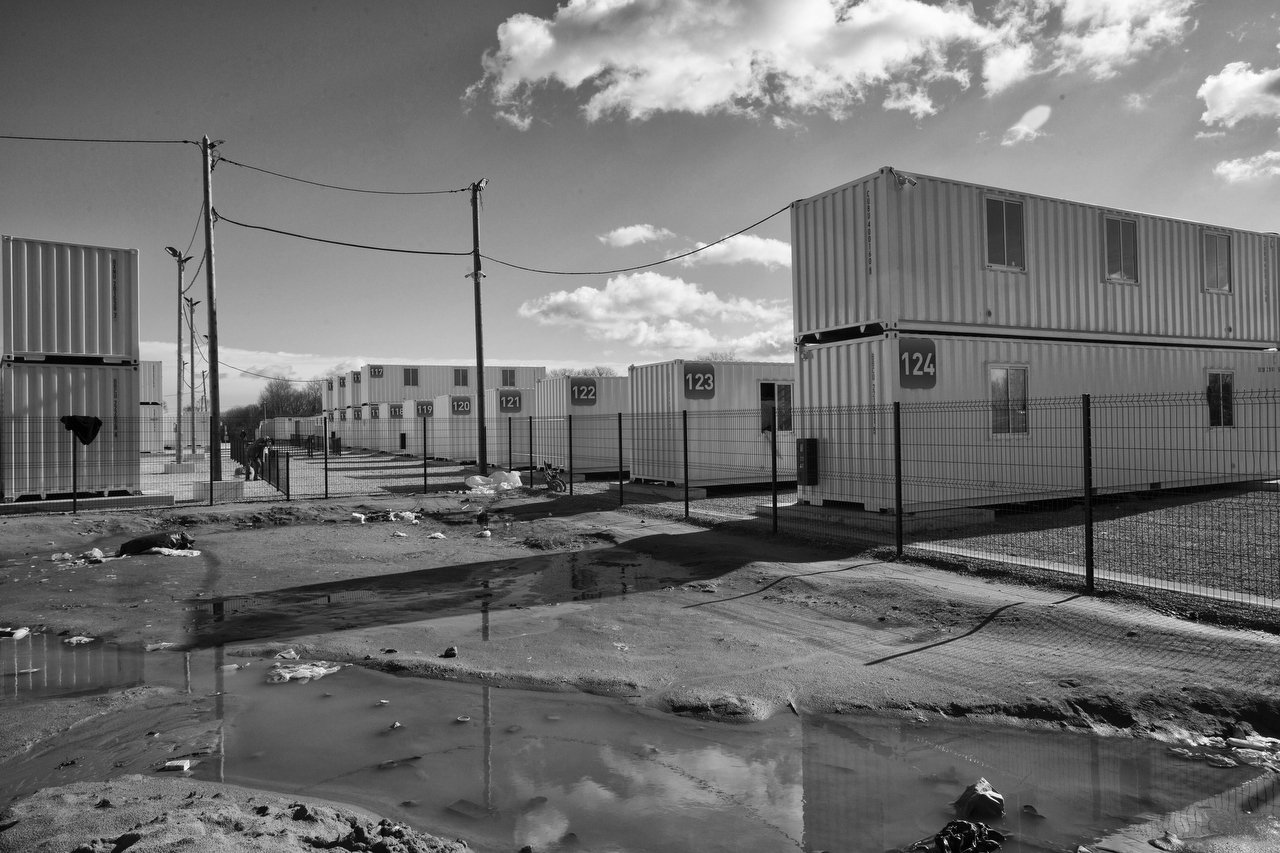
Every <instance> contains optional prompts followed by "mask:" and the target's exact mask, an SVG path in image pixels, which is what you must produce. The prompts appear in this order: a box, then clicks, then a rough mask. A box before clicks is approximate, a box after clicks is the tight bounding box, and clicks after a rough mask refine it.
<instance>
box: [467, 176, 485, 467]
mask: <svg viewBox="0 0 1280 853" xmlns="http://www.w3.org/2000/svg"><path fill="white" fill-rule="evenodd" d="M488 183H489V179H488V178H481V179H480V180H479V181H477V182H476V183H474V184H472V185H471V279H472V282H473V283H474V285H475V294H476V440H477V441H478V442H479V444H480V446H479V447H478V448H477V450H476V453H477V454H478V455H477V457H476V461H477V462H478V463H479V464H480V476H481V477H487V476H489V458H488V454H489V448H488V443H489V441H488V435H487V430H486V429H485V423H484V326H483V323H482V322H481V319H480V279H482V278H484V273H482V272H480V192H481V191H482V190H483V189H484V188H485V185H487V184H488Z"/></svg>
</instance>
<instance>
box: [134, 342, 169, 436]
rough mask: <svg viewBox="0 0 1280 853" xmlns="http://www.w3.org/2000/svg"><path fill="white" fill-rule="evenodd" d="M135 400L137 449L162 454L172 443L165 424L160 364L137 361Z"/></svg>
mask: <svg viewBox="0 0 1280 853" xmlns="http://www.w3.org/2000/svg"><path fill="white" fill-rule="evenodd" d="M138 401H139V405H138V449H139V451H140V452H142V453H163V452H164V449H165V447H166V445H167V446H172V440H173V436H172V435H171V430H168V429H166V426H167V424H166V423H165V420H166V419H165V414H164V363H163V362H159V361H140V362H138Z"/></svg>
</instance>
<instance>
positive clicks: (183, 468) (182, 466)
mask: <svg viewBox="0 0 1280 853" xmlns="http://www.w3.org/2000/svg"><path fill="white" fill-rule="evenodd" d="M164 472H165V473H166V474H194V473H195V472H196V463H194V462H166V463H165V465H164Z"/></svg>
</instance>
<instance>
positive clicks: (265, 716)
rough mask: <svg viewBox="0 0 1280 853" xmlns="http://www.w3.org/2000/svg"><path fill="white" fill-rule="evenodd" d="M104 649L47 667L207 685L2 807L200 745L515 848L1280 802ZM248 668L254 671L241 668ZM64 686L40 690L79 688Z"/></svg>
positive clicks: (1081, 741)
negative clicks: (988, 815) (964, 811)
mask: <svg viewBox="0 0 1280 853" xmlns="http://www.w3.org/2000/svg"><path fill="white" fill-rule="evenodd" d="M94 648H95V647H93V646H90V647H81V648H78V649H76V648H70V647H63V646H61V645H60V644H59V645H56V646H46V647H45V651H46V657H45V658H44V661H45V662H46V663H47V664H48V665H49V666H48V669H49V670H50V671H51V672H52V671H55V669H56V666H58V665H61V666H62V669H61V670H60V671H61V672H63V673H66V674H68V675H67V677H66V678H65V679H64V681H66V682H68V683H69V686H70V687H71V688H74V689H75V690H76V691H78V692H83V691H84V690H87V689H102V690H105V689H113V688H114V687H118V686H119V685H120V684H121V683H129V684H132V683H147V684H166V685H169V686H173V687H177V688H179V689H180V690H188V689H189V690H190V691H191V697H190V701H189V703H188V704H187V706H185V710H183V711H181V712H180V713H178V714H177V715H176V716H175V713H174V711H173V710H172V708H170V709H169V710H167V711H164V712H163V714H162V716H163V719H162V720H161V719H160V718H159V717H156V716H155V715H151V714H148V713H138V714H132V715H128V719H124V720H121V719H113V720H112V721H111V723H110V724H111V726H112V728H111V729H110V730H109V731H99V730H94V728H93V727H92V726H88V727H80V728H79V729H78V730H75V731H73V732H71V733H69V734H68V736H67V738H66V739H64V740H63V741H60V742H59V744H58V745H56V746H53V747H50V748H47V749H46V750H44V751H43V752H42V753H40V754H39V755H34V756H27V757H25V758H24V759H23V760H22V761H21V762H18V763H17V764H16V765H12V766H9V767H5V768H0V804H3V803H4V802H7V801H8V798H9V797H11V796H13V795H17V794H20V793H24V792H25V791H29V790H32V789H34V788H36V787H42V786H45V785H54V784H65V783H67V782H70V781H76V780H77V779H79V778H105V777H106V776H109V775H112V774H113V773H130V772H143V773H146V772H153V771H154V770H155V769H156V767H158V766H159V765H161V764H163V762H164V760H165V759H167V758H171V757H177V756H178V755H180V754H181V753H180V752H178V751H177V750H181V749H190V747H191V744H192V743H193V742H196V743H204V744H205V745H206V746H208V747H209V748H210V754H208V755H205V756H203V757H200V758H198V759H197V762H198V763H197V764H196V766H195V768H194V770H193V775H194V776H195V777H196V778H203V779H210V780H220V781H226V782H230V783H235V784H242V785H248V786H252V787H260V788H264V789H268V790H274V791H280V792H285V793H293V794H297V795H298V796H299V797H307V796H312V797H316V798H322V799H329V800H336V801H339V802H351V803H356V804H359V805H362V806H365V807H366V808H369V809H370V810H372V811H374V812H376V813H379V814H382V815H385V816H387V817H389V818H391V819H393V820H398V821H403V822H406V823H408V824H411V825H413V826H415V827H418V828H421V829H425V830H428V831H431V832H434V833H436V834H439V835H442V836H447V837H458V838H464V839H466V840H467V841H468V842H469V843H470V844H471V846H472V847H473V848H475V849H477V850H492V851H504V853H505V851H510V850H518V849H520V848H521V847H524V846H525V845H529V846H532V847H533V849H534V850H538V851H543V850H555V849H569V847H570V846H571V845H572V844H574V843H577V844H579V845H581V848H582V849H588V850H592V851H624V850H625V851H637V853H644V852H645V851H655V853H657V851H662V853H667V851H670V850H673V849H701V850H707V851H719V850H724V851H735V853H743V851H745V852H746V853H751V852H752V851H761V853H764V851H779V850H787V849H792V848H795V849H802V850H810V851H817V850H840V851H847V852H848V853H882V851H885V850H889V849H894V848H901V847H902V846H904V845H907V844H909V843H910V842H912V841H916V840H918V839H922V838H926V837H931V836H932V835H933V834H934V833H935V832H937V831H938V830H939V829H940V828H941V827H942V826H943V825H944V824H945V823H946V822H947V820H949V819H950V818H951V817H952V816H953V814H952V811H951V808H950V803H951V802H952V801H953V800H954V799H955V798H956V797H957V796H958V795H959V794H960V792H961V791H962V790H963V789H964V787H965V786H966V785H968V784H970V783H972V782H974V781H975V780H976V779H978V778H979V777H983V778H986V779H987V780H989V781H990V782H991V783H992V785H993V786H994V787H995V788H996V790H998V791H1000V792H1001V793H1002V794H1003V795H1004V796H1005V802H1006V814H1007V817H1006V818H1005V819H1004V820H1003V821H1002V822H1000V823H999V824H997V826H998V828H1000V829H1001V830H1002V831H1006V832H1008V833H1011V834H1012V839H1011V840H1010V841H1009V842H1007V843H1006V844H1005V846H1004V850H1005V851H1009V852H1010V853H1020V851H1044V850H1066V849H1071V850H1074V849H1075V846H1076V845H1077V844H1088V843H1090V842H1091V841H1092V840H1095V839H1097V838H1099V837H1102V836H1104V835H1107V834H1109V833H1111V832H1113V831H1115V830H1118V829H1120V828H1122V827H1124V826H1127V825H1129V824H1132V823H1135V822H1138V821H1141V820H1144V819H1148V818H1151V817H1154V816H1157V815H1162V814H1167V813H1170V812H1174V811H1177V810H1179V809H1184V808H1186V807H1188V806H1190V805H1191V804H1200V805H1198V806H1197V807H1196V808H1197V809H1200V810H1202V811H1208V810H1209V809H1211V808H1212V809H1217V810H1219V811H1222V810H1225V811H1227V812H1233V813H1235V814H1240V813H1241V812H1242V810H1243V809H1245V808H1246V807H1247V808H1249V809H1250V810H1254V811H1259V812H1266V813H1270V814H1275V813H1276V807H1275V804H1274V802H1271V801H1268V802H1265V803H1259V802H1258V801H1257V798H1256V796H1255V795H1256V793H1257V792H1256V791H1253V790H1251V789H1250V788H1249V784H1250V783H1251V780H1255V779H1258V778H1259V777H1260V775H1261V774H1260V773H1259V771H1258V770H1256V769H1254V768H1247V767H1243V768H1234V769H1214V768H1209V767H1207V766H1206V765H1205V764H1204V763H1203V762H1186V761H1183V760H1181V759H1178V758H1176V757H1175V756H1173V755H1171V754H1170V753H1169V752H1168V749H1167V747H1165V746H1164V745H1162V744H1158V743H1153V742H1149V741H1139V740H1129V739H1102V738H1094V737H1089V736H1086V735H1078V734H1070V733H1048V732H1040V731H1022V730H1016V729H1003V728H998V729H997V728H991V729H988V728H984V727H981V726H976V725H971V724H962V723H947V724H940V723H929V724H919V723H915V722H912V721H905V720H896V719H877V718H863V717H851V716H831V717H812V718H811V717H806V718H803V719H801V718H797V717H795V716H791V715H785V716H779V717H776V718H774V719H772V720H769V721H766V722H763V723H757V724H747V725H741V724H739V725H720V724H709V723H704V722H701V721H697V720H693V719H687V718H680V717H673V716H671V715H668V714H661V713H658V712H654V711H650V710H646V709H643V708H639V707H636V706H633V705H630V704H627V703H625V702H623V701H620V700H616V699H604V698H600V697H592V696H584V695H580V694H576V693H574V694H570V693H564V694H559V693H532V692H527V691H520V690H504V689H497V688H489V687H485V686H482V685H472V684H459V683H454V682H447V681H427V680H421V679H413V678H398V677H394V676H390V675H386V674H383V673H378V672H373V671H369V670H365V669H363V668H360V667H344V668H343V669H341V670H340V671H339V672H337V673H334V674H332V675H328V676H326V677H324V678H322V679H317V680H314V681H311V682H309V683H305V684H302V683H296V682H289V683H285V684H270V683H268V682H267V680H266V675H267V672H268V671H269V669H270V667H271V664H272V663H273V662H274V661H272V660H267V659H245V658H238V657H224V656H223V654H222V652H221V651H220V650H206V651H201V652H195V653H191V654H190V655H184V654H181V653H166V652H155V653H151V654H146V655H144V654H143V653H142V652H140V651H136V652H128V651H121V650H112V649H111V647H109V646H98V647H97V648H98V649H99V652H98V655H99V657H100V658H101V659H102V661H103V665H102V666H100V667H99V668H98V669H97V670H93V669H92V668H91V667H82V666H81V664H83V660H82V658H85V657H87V656H88V655H87V654H86V653H88V652H92V651H94ZM10 653H11V649H10V648H9V647H8V641H6V644H5V645H4V646H0V655H3V660H4V663H3V667H4V668H3V669H0V672H4V673H12V672H13V671H14V670H13V669H11V668H10V667H11V666H12V664H11V663H10V661H11V654H10ZM59 657H61V658H63V660H61V662H59V660H58V658H59ZM109 659H110V660H115V661H117V662H118V661H121V660H123V661H125V663H117V664H116V666H115V667H114V668H113V667H111V666H107V665H106V663H107V661H108V660H109ZM69 660H74V661H75V662H76V663H77V666H75V667H71V666H69ZM130 661H132V662H130ZM236 663H239V664H245V663H248V664H250V665H249V666H248V667H247V668H240V669H234V668H227V667H229V666H230V665H232V664H236ZM85 672H90V673H93V672H96V673H98V674H97V675H92V676H87V675H84V674H83V673H85ZM119 673H125V675H124V676H120V675H119ZM95 678H96V679H98V682H97V684H98V687H97V688H91V686H90V685H91V683H93V680H94V679H95ZM119 678H124V679H125V681H124V682H121V681H119V680H118V679H119ZM11 681H12V676H11V675H9V676H7V680H5V681H3V682H0V683H2V684H4V685H5V686H6V687H9V688H12V686H13V685H12V684H11ZM55 681H56V680H55V679H51V680H50V681H49V682H48V683H47V684H46V685H45V686H40V685H35V684H31V685H28V687H29V688H30V692H28V693H23V694H22V695H23V696H26V697H27V698H32V697H36V696H37V695H44V696H54V695H58V694H57V692H56V691H57V690H58V689H61V688H59V687H58V685H57V684H56V683H55ZM40 691H43V692H40ZM381 700H386V701H385V703H384V702H382V701H381ZM0 701H21V700H20V699H18V698H17V697H15V696H13V695H9V694H6V695H5V697H4V699H3V700H0ZM31 707H32V708H33V709H34V708H38V707H39V706H38V703H32V705H31ZM156 713H160V712H156ZM396 723H399V725H398V726H397V725H395V724H396ZM157 730H158V731H159V733H157ZM69 757H70V758H71V759H74V760H73V763H72V764H71V765H70V766H64V763H65V762H66V761H67V760H68V759H69ZM1268 790H1270V789H1268ZM1251 797H1252V798H1253V799H1251ZM1215 798H1216V799H1215ZM1210 801H1211V802H1212V803H1213V805H1211V806H1206V805H1205V803H1206V802H1210ZM1191 812H1192V813H1193V814H1194V813H1195V812H1196V809H1192V810H1191ZM1157 834H1158V833H1157Z"/></svg>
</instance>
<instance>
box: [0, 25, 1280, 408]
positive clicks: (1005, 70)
mask: <svg viewBox="0 0 1280 853" xmlns="http://www.w3.org/2000/svg"><path fill="white" fill-rule="evenodd" d="M10 6H11V8H9V9H7V11H6V15H5V21H4V26H3V28H0V76H2V79H3V80H4V81H5V85H4V86H3V87H0V116H2V117H3V118H0V135H4V136H39V137H74V138H94V139H127V140H138V141H136V142H130V143H94V144H81V143H72V142H51V141H30V140H16V139H0V233H3V234H9V235H16V236H22V237H32V238H37V239H47V240H58V241H66V242H74V243H86V244H91V245H105V246H119V247H128V248H136V249H138V251H139V254H140V258H141V269H142V282H141V291H142V306H141V337H142V354H143V357H144V358H146V359H151V360H160V361H163V362H164V363H165V381H166V391H167V393H168V395H169V398H170V402H172V398H173V395H174V393H175V385H174V379H173V375H174V372H175V371H174V369H173V368H174V367H175V361H176V353H175V346H174V339H175V335H176V325H177V319H176V299H177V290H178V283H177V266H176V264H175V263H174V261H173V260H172V259H171V258H170V257H169V256H168V255H167V254H166V253H165V251H164V247H165V246H176V247H177V248H180V249H183V248H186V247H188V246H190V250H189V251H188V254H191V255H193V256H195V258H196V260H193V261H192V262H191V263H190V264H189V265H188V267H187V271H186V272H187V279H188V280H190V279H192V278H193V275H192V274H193V272H196V270H195V267H196V264H197V263H198V262H199V260H200V258H201V256H202V253H203V250H204V244H203V237H202V236H201V235H199V234H197V232H196V226H197V222H198V218H199V215H200V211H201V160H200V154H199V149H198V148H197V147H196V146H193V145H191V144H187V143H185V142H183V140H187V141H191V140H199V139H200V137H201V136H203V135H208V136H209V137H210V138H211V139H219V140H224V141H223V142H222V143H221V144H220V145H219V146H218V152H219V155H220V157H221V158H223V159H222V160H221V162H219V163H218V165H217V167H216V168H215V170H214V174H213V197H214V203H213V207H214V209H215V210H216V211H217V212H218V214H219V215H220V217H221V221H220V223H219V224H218V226H217V229H216V235H215V246H214V248H215V256H214V257H215V272H216V291H217V307H218V337H219V344H220V355H221V370H220V376H221V377H222V378H221V393H222V404H223V406H224V407H230V406H235V405H241V404H244V403H247V402H251V401H252V400H254V399H256V397H257V393H258V390H259V389H260V387H261V384H262V382H263V380H262V379H261V378H259V376H260V375H266V376H277V375H279V376H285V377H288V378H291V379H298V380H304V379H309V378H314V377H318V376H322V375H325V374H327V373H330V372H332V371H334V370H337V369H342V368H348V369H349V368H350V367H354V366H356V365H358V364H360V363H364V362H387V363H394V362H407V363H444V364H450V363H456V364H466V363H474V359H475V355H476V335H475V333H476V322H475V313H474V312H475V302H474V298H473V291H472V282H471V279H470V278H469V277H468V273H469V272H470V270H471V260H470V257H469V255H468V254H467V253H469V252H470V251H471V248H472V220H471V206H470V193H469V192H466V191H465V190H467V188H469V187H470V186H471V184H473V183H475V182H478V181H480V180H481V179H488V184H487V185H486V187H485V189H484V191H483V193H482V201H483V204H482V208H481V210H480V212H479V235H480V245H481V251H482V253H483V254H484V255H485V258H486V259H485V260H484V261H483V267H484V275H485V278H484V279H483V299H482V302H483V333H484V353H485V361H486V363H488V364H492V365H496V364H542V365H546V366H548V367H570V366H583V367H590V366H595V365H608V366H612V367H615V368H617V369H619V370H620V371H625V369H626V366H627V365H628V364H642V363H647V362H654V361H662V360H666V359H671V358H682V357H683V358H690V357H694V356H696V355H698V354H700V353H705V352H709V351H733V352H736V353H737V354H738V356H739V357H741V358H745V359H761V360H787V359H790V357H791V351H792V350H791V343H790V341H791V314H790V306H789V297H790V248H789V243H788V241H789V220H788V214H787V212H786V208H787V206H788V205H789V204H790V203H791V202H792V201H794V200H796V199H799V198H804V197H807V196H809V195H813V194H815V193H818V192H821V191H823V190H826V189H828V188H830V187H833V186H837V185H839V184H842V183H845V182H847V181H850V180H853V179H855V178H858V177H861V176H863V175H866V174H869V173H871V172H873V171H875V170H876V169H878V168H879V167H881V166H886V165H892V166H895V167H896V168H898V169H900V170H903V171H907V172H919V173H923V174H928V175H935V176H940V177H950V178H956V179H959V180H965V181H973V182H977V183H983V184H990V185H994V186H999V187H1004V188H1008V189H1014V190H1022V191H1026V192H1032V193H1039V194H1044V195H1050V196H1059V197H1065V198H1070V199H1074V200H1078V201H1082V202H1089V203H1097V204H1105V205H1109V206H1114V207H1118V208H1122V209H1131V210H1138V211H1144V212H1149V213H1155V214H1161V215H1166V216H1173V217H1178V218H1182V219H1190V220H1195V221H1202V222H1209V223H1216V224H1222V225H1229V226H1234V227H1240V228H1246V229H1250V230H1255V231H1276V230H1280V201H1278V200H1280V8H1278V7H1277V6H1276V4H1275V2H1274V0H1212V2H1209V0H1201V2H1197V1H1196V0H995V2H986V0H983V2H976V3H972V4H967V3H951V2H923V0H862V2H842V1H841V0H837V1H836V2H832V0H785V2H781V0H569V2H555V0H547V2H537V0H530V1H529V2H513V1H512V0H466V2H463V1H462V0H368V1H367V2H360V0H309V2H295V0H275V2H272V3H261V2H247V0H220V2H218V3H201V4H197V3H192V2H175V0H119V2H112V3H94V4H89V3H83V2H80V0H42V2H39V3H30V2H29V3H19V4H10ZM322 184H327V185H329V186H320V185H322ZM339 187H340V188H342V189H338V188H339ZM775 214H776V215H775ZM762 220H763V222H762ZM757 223H759V224H757ZM749 226H755V227H749ZM264 229H274V230H264ZM744 229H746V230H744ZM277 232H287V233H286V234H281V233H277ZM738 232H742V233H741V234H740V235H739V236H734V237H732V238H730V239H728V240H725V239H724V238H725V237H727V236H728V235H733V234H737V233H738ZM289 235H302V237H311V238H316V239H314V240H307V239H302V237H299V236H289ZM320 241H330V242H320ZM338 243H348V244H356V246H343V245H337V244H338ZM358 246H360V247H373V248H358ZM702 247H707V248H705V249H703V250H702V251H694V250H696V249H700V248H702ZM391 249H397V250H409V251H387V250H391ZM691 252H692V254H690V253H691ZM431 253H437V254H431ZM191 295H194V296H196V298H200V299H202V300H205V299H206V298H207V297H206V284H205V280H204V275H203V270H201V271H199V276H198V280H197V281H196V282H195V285H194V287H193V291H192V294H191ZM203 310H204V308H203V306H201V307H199V308H198V309H197V311H198V312H199V313H200V316H199V317H198V325H199V327H200V328H199V329H198V332H199V333H201V334H204V333H206V332H207V329H206V328H205V323H206V319H205V317H204V315H203ZM197 360H199V354H198V356H197ZM203 367H204V365H203V364H201V365H199V368H203Z"/></svg>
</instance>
